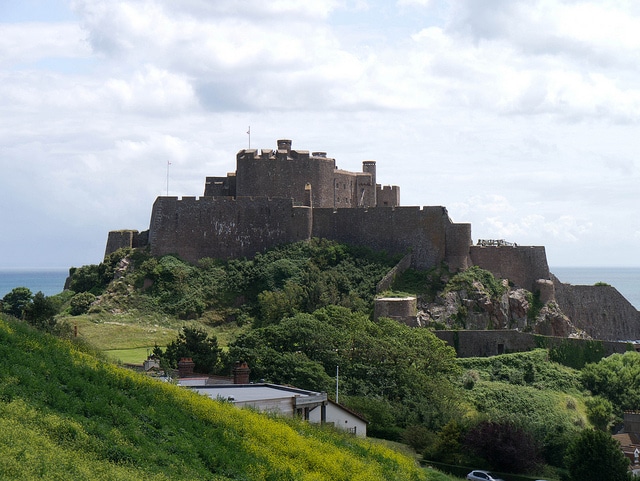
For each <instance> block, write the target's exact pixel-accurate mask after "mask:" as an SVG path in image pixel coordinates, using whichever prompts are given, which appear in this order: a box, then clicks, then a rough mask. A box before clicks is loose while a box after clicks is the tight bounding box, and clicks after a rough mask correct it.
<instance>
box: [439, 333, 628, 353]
mask: <svg viewBox="0 0 640 481" xmlns="http://www.w3.org/2000/svg"><path fill="white" fill-rule="evenodd" d="M433 333H434V335H435V336H436V337H437V338H439V339H442V340H443V341H444V342H446V343H447V344H448V345H450V346H451V347H453V348H454V349H455V350H456V353H457V356H458V357H488V356H497V355H499V354H507V353H512V352H526V351H530V350H532V349H535V348H536V347H538V345H539V344H538V343H537V342H536V337H543V336H538V335H535V334H531V333H527V332H520V331H514V330H495V331H433ZM544 339H546V341H547V342H546V345H548V346H549V347H552V346H554V345H556V344H557V345H560V344H561V343H563V342H575V343H582V342H585V341H583V340H582V339H567V338H563V337H547V336H544ZM602 347H603V348H604V353H605V355H606V356H609V355H611V354H615V353H620V354H623V353H625V352H627V350H628V344H626V343H624V342H607V341H602Z"/></svg>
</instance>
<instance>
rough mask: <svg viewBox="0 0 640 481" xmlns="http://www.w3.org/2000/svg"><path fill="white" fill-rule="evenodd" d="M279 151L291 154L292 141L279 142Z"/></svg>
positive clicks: (282, 140) (281, 140) (283, 140)
mask: <svg viewBox="0 0 640 481" xmlns="http://www.w3.org/2000/svg"><path fill="white" fill-rule="evenodd" d="M278 150H286V151H287V154H290V153H291V140H289V139H280V140H278Z"/></svg>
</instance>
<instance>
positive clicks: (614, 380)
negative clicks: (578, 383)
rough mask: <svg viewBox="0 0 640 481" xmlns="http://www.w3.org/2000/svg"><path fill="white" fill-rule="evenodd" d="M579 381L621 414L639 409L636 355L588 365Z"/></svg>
mask: <svg viewBox="0 0 640 481" xmlns="http://www.w3.org/2000/svg"><path fill="white" fill-rule="evenodd" d="M580 378H581V380H582V383H583V385H584V387H586V388H587V389H589V390H590V391H591V392H592V393H593V394H594V395H600V396H602V397H604V398H606V399H608V400H609V401H611V403H612V404H613V405H614V406H615V407H616V408H617V409H618V410H619V411H620V413H621V412H622V411H625V410H633V409H637V407H638V406H639V405H640V356H639V355H638V353H637V352H635V351H629V352H625V353H624V354H612V355H611V356H609V357H606V358H604V359H602V360H600V361H599V362H597V363H594V364H587V365H586V366H585V367H584V368H583V369H582V371H581V372H580Z"/></svg>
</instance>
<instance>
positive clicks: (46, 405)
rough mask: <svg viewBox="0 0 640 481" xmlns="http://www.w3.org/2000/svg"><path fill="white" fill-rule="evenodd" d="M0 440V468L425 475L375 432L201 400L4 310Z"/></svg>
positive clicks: (21, 472) (13, 476) (211, 475)
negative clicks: (343, 430) (347, 431)
mask: <svg viewBox="0 0 640 481" xmlns="http://www.w3.org/2000/svg"><path fill="white" fill-rule="evenodd" d="M0 452H2V462H1V463H0V479H3V480H19V479H25V480H26V479H65V480H74V479H78V480H85V479H92V480H103V479H104V480H107V479H108V480H114V479H118V480H136V481H139V480H169V479H171V480H182V479H184V480H199V479H211V480H224V479H245V480H274V481H276V480H277V481H281V480H305V479H308V480H337V479H340V480H346V479H353V480H384V479H389V480H423V479H424V480H427V479H435V478H430V474H429V473H428V472H426V471H423V470H420V469H419V468H417V467H416V466H415V464H414V461H413V460H412V459H410V458H408V457H405V456H403V455H400V454H398V453H397V452H395V451H392V450H389V449H387V448H385V447H383V446H382V445H380V444H373V443H370V442H367V441H361V440H358V439H355V438H353V437H350V436H346V435H340V434H336V433H335V432H333V431H330V430H321V429H319V428H316V427H312V426H309V425H307V424H305V423H301V422H296V421H288V422H284V421H282V420H278V419H270V418H268V417H266V416H265V415H261V414H258V413H254V412H251V411H247V410H239V409H237V408H235V407H233V406H232V405H229V404H225V403H220V402H216V401H212V400H210V399H208V398H205V397H202V396H199V395H197V394H194V393H191V392H190V391H188V390H186V389H184V388H179V387H176V386H174V385H171V384H167V383H161V382H159V381H155V380H152V379H148V378H145V377H143V376H140V375H137V374H135V373H133V372H129V371H127V370H124V369H121V368H118V367H117V366H115V365H113V364H110V363H108V362H104V361H102V360H100V359H99V358H97V357H95V356H94V355H93V354H91V353H90V352H88V350H87V349H82V348H80V347H79V346H78V345H77V344H73V343H71V342H68V341H61V340H59V339H56V338H53V337H51V336H48V335H44V334H42V333H40V332H37V331H35V330H33V329H32V328H30V327H28V326H27V325H25V324H24V323H22V322H19V321H10V320H7V319H0ZM438 476H440V475H438ZM438 479H443V478H442V477H439V478H438Z"/></svg>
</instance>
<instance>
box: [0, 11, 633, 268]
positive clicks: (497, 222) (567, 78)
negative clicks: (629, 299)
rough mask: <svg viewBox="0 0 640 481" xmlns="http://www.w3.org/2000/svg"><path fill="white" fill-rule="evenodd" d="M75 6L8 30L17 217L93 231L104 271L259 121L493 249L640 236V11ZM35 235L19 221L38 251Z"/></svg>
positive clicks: (611, 247)
mask: <svg viewBox="0 0 640 481" xmlns="http://www.w3.org/2000/svg"><path fill="white" fill-rule="evenodd" d="M73 6H74V10H73V12H74V15H75V16H76V18H77V23H71V22H70V21H69V20H68V19H69V18H72V17H73V15H72V14H69V15H60V16H59V18H65V22H57V21H51V22H46V21H44V20H42V18H39V19H38V20H40V22H39V23H29V22H25V23H4V24H0V88H2V93H3V95H2V96H0V109H2V111H3V112H4V113H5V115H4V116H3V117H2V118H1V119H0V169H1V170H0V172H2V175H1V176H0V192H2V193H3V194H2V195H3V197H1V198H0V202H2V205H0V208H2V210H3V212H5V211H11V212H12V217H11V219H12V222H16V223H17V222H19V219H20V218H29V217H33V216H34V215H38V216H41V217H42V218H43V220H42V224H41V226H40V227H43V228H44V229H47V228H48V229H50V230H51V231H52V232H53V231H56V232H59V235H60V237H58V238H61V237H64V235H65V233H64V232H62V231H61V230H60V228H59V226H63V227H64V228H68V227H69V226H70V225H73V226H78V225H79V226H85V225H86V226H87V227H86V229H85V228H82V229H79V230H81V231H82V233H81V234H78V233H74V235H76V236H82V237H83V240H82V241H79V242H84V243H85V245H89V244H95V246H97V247H94V248H93V251H92V255H93V256H94V257H97V258H90V259H82V260H81V262H88V261H93V262H95V261H97V260H99V256H100V255H101V252H102V251H103V249H104V239H105V237H106V231H107V230H108V229H112V228H121V227H133V228H141V229H143V228H145V227H146V225H145V224H148V220H149V217H148V216H149V214H150V209H151V204H152V202H153V199H154V197H155V196H156V195H161V194H163V193H165V190H166V174H167V171H166V167H167V161H168V160H170V161H171V162H172V165H171V169H170V183H171V185H170V190H171V194H172V195H199V194H200V193H201V192H202V188H203V181H204V177H205V176H206V175H224V173H226V172H227V171H229V170H232V169H233V167H234V158H235V152H236V151H237V150H239V149H240V148H244V147H245V146H246V142H247V140H248V139H247V136H246V134H245V132H246V129H247V126H248V125H251V127H252V145H253V146H259V147H270V146H273V145H274V142H275V140H276V139H277V138H281V137H288V138H292V139H293V140H294V142H295V145H296V146H297V147H298V148H301V149H309V150H323V151H328V152H329V153H330V155H332V156H334V157H336V159H337V162H338V164H339V166H340V167H341V168H347V169H350V170H356V169H359V168H360V167H361V164H360V162H361V161H362V160H364V159H372V158H373V159H376V160H378V173H379V179H380V180H381V182H383V183H385V184H389V183H393V184H399V185H400V187H401V191H402V199H403V203H404V204H421V205H444V206H446V207H447V208H448V209H449V213H450V216H451V217H452V219H453V221H454V222H471V223H472V229H473V232H474V236H478V237H485V238H500V237H505V238H508V239H509V240H514V241H516V242H518V243H529V242H530V243H535V244H538V245H540V244H542V245H547V252H548V255H552V254H551V253H552V252H561V253H562V256H566V257H567V258H568V259H570V261H571V262H572V263H579V262H581V260H580V259H584V258H587V257H588V258H590V259H591V258H597V257H598V256H602V259H603V260H602V262H603V263H605V262H612V261H611V259H612V258H613V257H615V256H618V258H619V259H623V258H624V259H627V258H629V255H628V254H623V251H624V249H625V248H627V244H624V242H627V241H629V242H631V240H633V242H636V243H637V238H636V236H637V232H638V231H639V227H638V225H637V222H635V221H632V220H630V219H635V218H636V217H637V213H636V212H635V210H634V209H635V206H637V205H638V200H639V199H638V194H637V185H638V182H639V181H640V172H639V169H638V161H637V159H638V156H639V155H640V145H638V143H637V142H636V141H635V137H636V136H637V133H636V130H637V123H638V121H639V118H640V87H638V85H637V78H638V75H639V74H640V72H639V71H638V69H640V63H639V62H638V61H637V60H638V58H637V55H638V54H637V52H638V46H639V45H638V44H639V43H640V33H639V32H640V6H636V4H635V3H633V2H613V1H608V0H601V1H597V0H590V1H586V0H585V1H581V0H576V1H571V2H564V1H559V0H537V1H534V2H529V1H526V2H525V1H522V0H488V1H483V2H478V1H476V0H456V1H445V0H442V1H437V2H434V1H433V0H430V1H424V0H399V1H398V2H396V3H392V4H389V3H388V2H382V1H381V0H380V1H375V0H370V1H366V2H365V1H363V0H356V1H334V0H326V1H317V2H316V1H314V2H300V1H295V0H282V1H275V2H264V1H259V0H247V1H239V0H238V1H236V0H226V1H205V0H184V1H181V2H175V1H171V0H117V1H111V0H76V1H75V2H73ZM20 198H22V199H23V202H20V201H17V200H16V199H20ZM43 199H46V201H43ZM20 212H23V214H22V216H21V215H20V214H19V213H20ZM43 213H44V214H43ZM47 222H50V224H51V225H49V226H48V227H47V226H46V225H45V224H46V223H47ZM34 229H35V227H33V226H32V225H30V224H27V225H24V226H20V228H19V229H17V230H18V231H19V232H21V235H23V237H21V240H19V241H18V242H20V245H21V246H26V247H24V248H25V249H28V246H29V245H30V244H29V239H35V238H36V237H37V232H36V231H35V230H34ZM618 229H620V234H619V235H618V236H617V240H616V241H614V240H611V237H612V236H611V232H613V231H617V230H618ZM62 230H64V229H62ZM85 230H86V232H84V231H85ZM620 239H623V240H624V242H623V241H621V240H620ZM9 242H10V240H9V239H6V238H5V237H3V238H2V244H1V245H0V252H2V251H4V252H11V251H12V249H13V247H12V246H13V244H11V245H10V244H9ZM623 244H624V245H623ZM31 245H33V244H31ZM568 246H569V247H568ZM21 248H22V247H21ZM628 248H629V249H631V246H629V247H628ZM635 249H636V248H635V246H634V247H633V250H632V252H635ZM89 250H90V249H89ZM89 250H88V251H87V252H89ZM31 251H33V252H37V249H35V248H31ZM96 252H97V253H98V254H96ZM605 252H607V253H610V255H609V254H608V256H607V257H606V258H605V257H604V254H603V253H605ZM75 254H76V252H75V251H74V250H73V249H68V250H67V252H66V254H65V255H66V259H68V258H69V257H73V256H74V255H75ZM25 255H26V254H25ZM553 255H555V254H553ZM14 257H15V256H14ZM18 257H19V256H18ZM9 262H13V259H7V258H6V257H0V267H2V266H3V265H6V264H7V263H9ZM33 262H37V261H35V260H34V261H33ZM616 262H621V261H616ZM67 263H68V262H67ZM73 263H74V264H78V263H80V262H77V261H74V262H73ZM564 264H566V263H564Z"/></svg>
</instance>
